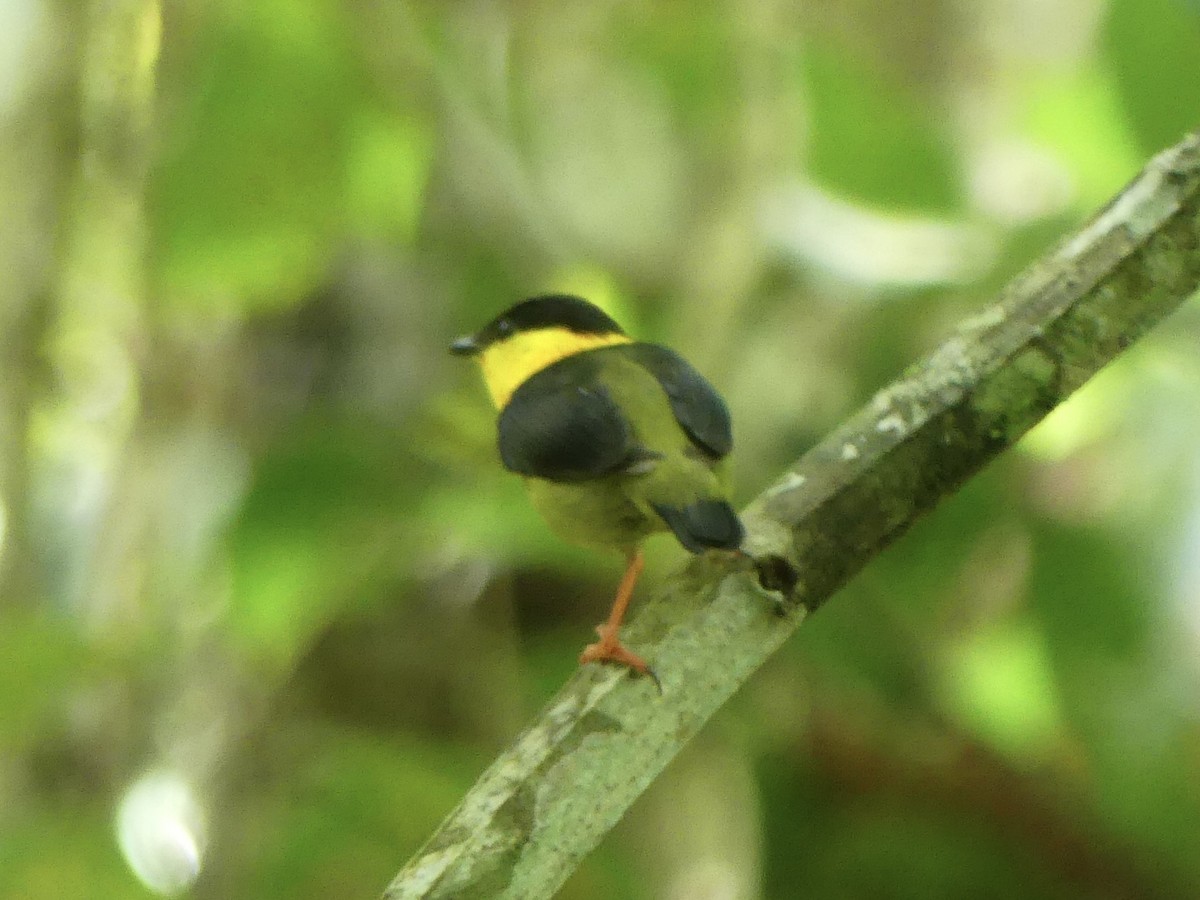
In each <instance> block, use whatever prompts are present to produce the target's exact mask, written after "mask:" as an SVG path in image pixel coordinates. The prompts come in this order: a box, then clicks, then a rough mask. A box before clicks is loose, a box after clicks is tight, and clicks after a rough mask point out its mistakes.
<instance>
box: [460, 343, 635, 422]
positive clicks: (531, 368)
mask: <svg viewBox="0 0 1200 900" xmlns="http://www.w3.org/2000/svg"><path fill="white" fill-rule="evenodd" d="M631 342H632V339H631V338H630V337H629V336H628V335H626V334H617V333H613V334H579V333H578V332H575V331H571V330H570V329H568V328H539V329H537V330H535V331H523V332H521V333H519V334H515V335H513V336H512V337H511V338H508V339H507V340H503V341H497V342H496V343H494V344H491V345H489V346H488V347H486V348H485V349H484V350H483V352H482V353H481V354H480V356H479V365H480V368H482V369H483V381H484V384H486V385H487V389H488V393H489V394H491V397H492V402H493V403H494V404H496V408H497V409H503V408H504V405H505V404H506V403H508V400H509V398H510V397H511V396H512V394H513V391H515V390H516V389H517V388H518V387H520V386H521V384H522V383H524V382H525V381H526V380H527V379H528V378H529V377H530V376H531V375H533V374H535V373H536V372H540V371H541V370H542V369H544V368H546V366H548V365H551V364H552V363H556V362H558V361H559V360H560V359H565V358H566V357H568V356H574V355H575V354H576V353H582V352H584V351H585V350H596V349H598V348H600V347H612V346H614V345H616V344H628V343H631Z"/></svg>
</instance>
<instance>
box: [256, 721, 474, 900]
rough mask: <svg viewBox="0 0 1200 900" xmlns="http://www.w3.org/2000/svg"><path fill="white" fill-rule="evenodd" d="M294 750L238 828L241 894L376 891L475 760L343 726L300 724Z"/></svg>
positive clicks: (460, 786)
mask: <svg viewBox="0 0 1200 900" xmlns="http://www.w3.org/2000/svg"><path fill="white" fill-rule="evenodd" d="M303 751H304V752H303V759H302V760H301V761H300V762H299V764H298V766H297V768H296V769H295V770H292V771H291V772H290V775H289V778H288V780H287V781H286V782H281V783H278V784H276V785H274V787H275V791H274V792H272V794H271V795H269V796H268V797H267V798H266V802H265V808H264V809H263V810H262V817H261V818H260V819H259V827H256V828H255V829H254V831H253V833H252V834H250V835H248V836H247V840H246V842H245V846H244V848H243V852H246V853H247V855H248V856H249V858H248V859H246V860H245V861H244V862H245V864H246V866H247V868H248V871H247V872H246V878H245V881H243V882H242V883H243V884H244V885H245V886H246V887H245V891H246V896H254V897H268V896H281V897H283V896H286V897H294V898H306V897H311V898H314V900H315V898H325V897H352V896H353V897H358V896H361V897H369V896H376V895H377V894H378V893H379V892H380V891H381V890H382V889H383V887H384V886H385V885H386V884H387V883H388V880H389V879H390V878H391V877H392V875H394V874H395V868H396V863H397V860H401V859H404V858H406V857H407V856H408V854H409V853H411V852H414V851H415V850H416V849H417V847H418V846H419V845H420V843H421V842H422V841H423V840H424V839H425V838H426V837H428V834H429V832H430V831H431V830H432V829H433V827H434V826H435V825H436V824H437V822H438V821H439V820H440V819H441V818H442V817H443V816H444V815H445V814H446V813H447V812H449V810H450V809H451V807H453V805H454V803H455V802H456V801H457V800H458V799H459V796H460V794H461V793H462V791H464V790H465V789H466V788H467V787H468V786H469V785H470V782H471V779H472V776H473V774H474V773H475V771H476V769H477V767H478V764H479V760H477V759H475V758H474V757H473V756H472V755H469V754H465V753H463V752H462V751H459V750H457V749H455V748H454V747H452V746H445V745H431V744H429V743H417V742H414V741H410V740H407V739H405V738H402V737H398V736H397V735H395V734H393V735H390V736H389V737H388V739H387V740H381V739H380V738H379V737H377V736H374V735H372V734H368V733H357V732H353V731H350V730H348V729H333V728H319V729H315V730H312V731H309V732H307V734H306V738H305V740H304V744H303Z"/></svg>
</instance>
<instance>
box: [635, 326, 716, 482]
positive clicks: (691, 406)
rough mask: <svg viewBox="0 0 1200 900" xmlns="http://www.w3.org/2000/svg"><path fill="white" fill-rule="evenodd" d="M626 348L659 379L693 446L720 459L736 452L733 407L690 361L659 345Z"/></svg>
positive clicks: (639, 345) (636, 345)
mask: <svg viewBox="0 0 1200 900" xmlns="http://www.w3.org/2000/svg"><path fill="white" fill-rule="evenodd" d="M622 349H625V350H626V351H627V352H628V353H629V354H630V356H631V357H632V358H633V359H634V360H636V361H637V362H638V363H639V364H641V365H642V366H643V367H644V368H645V369H646V370H647V371H649V372H650V373H651V374H652V375H653V376H654V377H655V378H656V379H658V383H659V384H661V385H662V388H663V390H664V391H665V392H666V395H667V400H668V401H669V402H670V404H671V412H673V413H674V414H675V420H676V421H677V422H678V423H679V425H680V427H681V428H683V430H684V432H685V433H686V434H687V436H688V437H689V438H690V439H691V441H692V443H693V444H695V445H696V446H697V447H699V448H700V449H701V450H703V451H705V452H706V453H708V454H709V455H710V456H712V457H714V458H716V459H720V458H721V457H723V456H726V455H727V454H728V453H729V451H730V450H732V449H733V426H732V423H731V422H730V419H729V408H728V407H727V406H726V405H725V401H724V400H722V399H721V395H720V394H718V393H717V389H716V388H714V387H713V386H712V385H711V384H709V383H708V381H707V380H706V379H705V377H704V376H703V375H701V374H700V373H699V372H697V371H696V370H695V369H693V368H692V366H691V364H690V363H689V362H688V361H687V360H685V359H684V358H683V357H682V356H680V355H679V354H678V353H676V352H675V351H674V350H668V349H667V348H666V347H661V346H659V345H658V344H643V343H640V342H639V343H636V344H629V345H628V346H627V347H624V348H622Z"/></svg>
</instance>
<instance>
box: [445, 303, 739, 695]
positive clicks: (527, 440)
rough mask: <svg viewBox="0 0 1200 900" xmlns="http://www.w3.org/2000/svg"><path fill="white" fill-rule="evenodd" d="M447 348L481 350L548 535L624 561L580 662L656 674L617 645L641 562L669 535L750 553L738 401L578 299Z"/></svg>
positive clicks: (508, 314) (497, 323) (494, 323)
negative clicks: (735, 493)
mask: <svg viewBox="0 0 1200 900" xmlns="http://www.w3.org/2000/svg"><path fill="white" fill-rule="evenodd" d="M450 352H451V353H453V354H455V355H458V356H464V357H472V358H474V359H475V360H476V361H477V362H478V364H479V367H480V369H481V370H482V375H483V382H484V385H485V386H486V389H487V391H488V393H489V395H490V397H491V400H492V403H493V404H494V405H495V408H496V410H497V412H498V416H497V421H496V440H497V447H498V450H499V456H500V461H501V463H502V464H503V466H504V468H505V469H507V470H508V471H510V472H512V473H515V474H517V475H519V476H521V477H522V478H523V479H524V481H525V487H526V489H527V491H528V495H529V498H530V501H531V502H532V505H533V507H534V508H535V509H536V510H537V512H538V513H540V514H541V516H542V518H543V519H544V520H545V521H546V523H547V525H548V526H549V527H550V529H551V531H553V532H555V533H556V534H557V535H558V536H559V537H561V538H563V539H564V540H566V541H567V542H569V543H573V544H576V545H581V546H584V547H592V548H598V549H605V550H617V551H620V552H621V553H623V554H624V556H625V572H624V575H623V576H622V578H621V581H620V584H619V587H618V588H617V592H616V596H615V598H614V600H613V604H612V608H611V611H610V613H609V616H608V619H607V620H606V621H605V622H603V623H601V624H600V625H598V626H596V634H597V636H598V638H599V640H597V641H596V642H595V643H591V644H588V645H587V646H586V647H585V648H584V650H583V652H582V653H581V654H580V657H579V661H580V663H581V664H587V663H592V662H597V663H611V664H615V665H618V666H624V667H627V668H628V669H629V670H632V671H633V672H635V673H639V674H644V675H649V676H650V677H651V678H652V679H653V680H654V681H655V683H656V684H659V688H660V690H661V684H660V683H659V681H658V676H657V675H656V674H655V672H654V671H653V670H652V669H651V668H650V666H649V665H648V664H647V662H646V661H645V660H644V659H643V658H642V657H641V656H639V655H638V654H637V653H635V652H633V651H632V650H630V649H629V648H627V647H626V646H625V645H624V644H623V643H622V642H621V639H620V633H619V632H620V627H621V623H622V621H623V619H624V616H625V612H626V610H627V608H628V606H629V601H630V599H631V597H632V595H633V591H634V587H635V585H636V583H637V580H638V577H639V576H640V574H641V572H642V569H643V566H644V557H643V554H642V542H643V541H644V540H645V539H646V538H647V537H649V536H650V535H652V534H655V533H658V532H670V533H671V534H673V535H674V537H675V538H676V540H678V541H679V543H680V544H681V545H682V546H683V547H684V548H685V549H687V550H688V551H690V552H692V553H695V554H699V553H704V552H706V551H710V550H718V551H731V552H733V553H734V554H740V553H741V550H740V548H741V545H742V542H743V540H744V537H745V530H744V528H743V525H742V522H741V520H740V519H739V517H738V514H737V512H735V510H734V509H733V507H732V506H731V505H730V501H729V478H728V460H729V455H730V451H731V450H732V449H733V432H732V424H731V418H730V414H729V409H728V407H727V406H726V404H725V401H724V400H723V399H722V398H721V395H720V394H719V393H717V391H716V389H715V388H714V387H713V386H712V385H711V384H710V383H709V382H708V381H707V380H706V379H705V378H704V377H703V376H702V375H701V374H700V373H699V372H697V371H696V370H695V369H694V368H693V367H692V366H691V365H690V364H689V363H688V362H687V361H686V360H684V358H683V357H681V356H680V355H679V354H678V353H676V352H674V351H673V350H670V349H668V348H667V347H664V346H661V345H659V344H653V343H646V342H642V341H636V340H634V339H633V338H631V337H630V336H629V335H627V334H626V333H625V331H624V330H623V329H622V328H621V326H620V325H618V324H617V323H616V322H615V321H614V320H613V319H612V318H611V317H610V316H609V315H608V314H607V313H606V312H604V311H603V310H602V309H600V308H599V307H598V306H596V305H594V304H593V303H590V302H589V301H587V300H584V299H583V298H581V297H576V296H571V295H567V294H544V295H540V296H535V297H531V298H529V299H527V300H523V301H521V302H519V303H517V304H516V305H514V306H512V307H510V308H509V309H507V310H506V311H504V312H502V313H500V314H499V315H498V316H496V317H495V318H493V319H492V320H491V321H490V322H488V323H487V324H486V325H484V326H483V327H482V328H480V329H479V330H478V331H475V332H474V333H471V334H467V335H464V336H462V337H460V338H458V339H456V340H455V341H454V342H453V343H452V344H451V345H450Z"/></svg>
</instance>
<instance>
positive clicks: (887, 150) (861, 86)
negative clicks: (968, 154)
mask: <svg viewBox="0 0 1200 900" xmlns="http://www.w3.org/2000/svg"><path fill="white" fill-rule="evenodd" d="M803 59H804V77H805V79H806V82H807V85H808V89H809V103H810V104H811V115H812V139H811V142H810V144H809V148H808V167H809V171H810V173H811V174H812V177H813V178H814V179H815V180H816V181H817V182H818V183H819V184H821V185H822V186H823V187H825V188H827V189H829V190H831V191H833V192H835V193H839V194H842V195H844V196H847V197H850V198H854V199H857V200H859V201H862V202H863V203H867V204H871V205H875V206H881V207H891V208H899V209H905V210H913V211H935V212H945V211H947V210H952V209H954V208H955V207H956V205H957V201H958V194H957V190H956V187H955V186H956V185H957V184H958V182H959V173H958V169H957V166H956V163H955V156H954V151H953V147H952V144H951V140H950V135H949V133H948V132H947V131H946V130H945V129H944V128H943V127H941V124H940V123H939V122H938V120H937V118H936V115H935V113H934V111H933V110H931V109H929V108H928V107H927V106H924V105H922V103H921V102H920V100H919V99H918V98H917V97H915V96H913V95H912V94H911V93H910V92H908V91H906V90H905V89H904V88H903V87H902V86H901V85H899V84H897V83H896V82H895V81H894V80H889V79H888V78H886V77H884V75H883V74H882V73H880V72H877V71H873V70H871V69H870V68H869V67H868V66H866V65H865V64H863V63H862V62H861V61H859V60H857V59H856V58H855V57H854V56H853V55H851V54H849V53H843V52H838V51H837V50H836V49H835V48H833V47H825V46H821V45H819V44H814V45H810V46H809V47H808V48H807V52H806V53H805V54H804V57H803Z"/></svg>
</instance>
